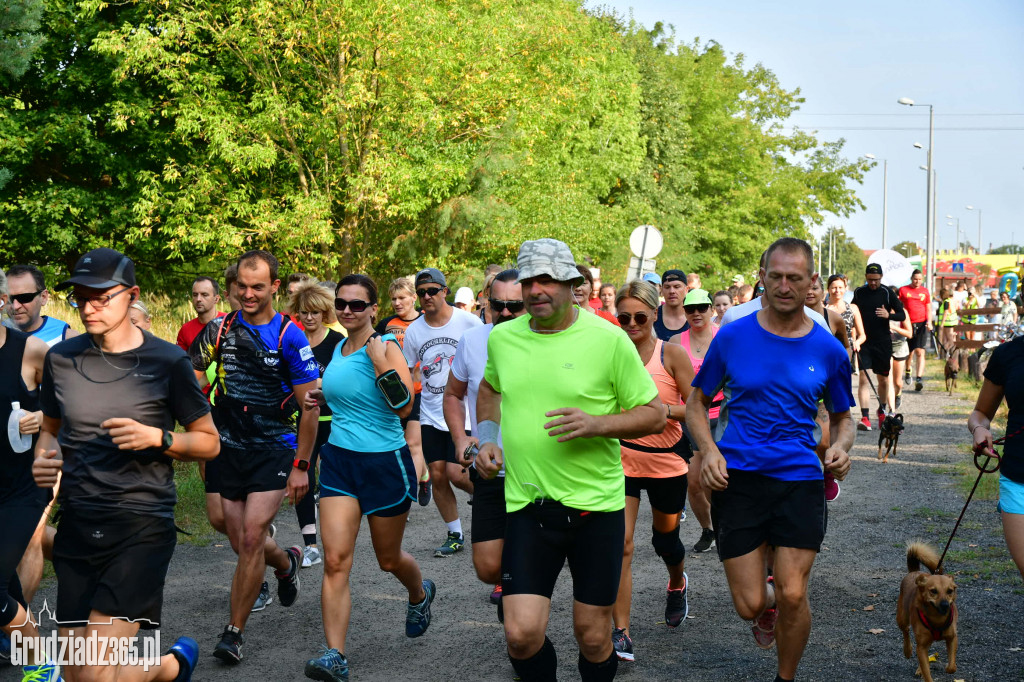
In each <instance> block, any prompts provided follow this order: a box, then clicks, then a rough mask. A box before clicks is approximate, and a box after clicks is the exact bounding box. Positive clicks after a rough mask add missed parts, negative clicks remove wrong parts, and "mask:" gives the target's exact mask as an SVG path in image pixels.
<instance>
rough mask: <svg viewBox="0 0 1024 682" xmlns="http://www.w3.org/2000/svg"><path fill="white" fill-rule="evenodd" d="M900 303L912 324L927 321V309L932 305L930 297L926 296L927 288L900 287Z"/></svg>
mask: <svg viewBox="0 0 1024 682" xmlns="http://www.w3.org/2000/svg"><path fill="white" fill-rule="evenodd" d="M900 303H902V304H903V307H904V308H905V309H906V311H907V315H908V316H909V317H910V322H911V323H912V324H918V323H920V322H927V321H928V308H929V307H930V306H931V304H932V297H931V296H930V295H929V294H928V289H927V287H912V286H910V285H907V286H905V287H900Z"/></svg>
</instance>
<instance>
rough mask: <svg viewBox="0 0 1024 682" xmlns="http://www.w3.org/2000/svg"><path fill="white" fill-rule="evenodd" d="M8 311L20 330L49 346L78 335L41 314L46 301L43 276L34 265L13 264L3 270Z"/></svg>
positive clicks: (64, 324) (69, 328)
mask: <svg viewBox="0 0 1024 682" xmlns="http://www.w3.org/2000/svg"><path fill="white" fill-rule="evenodd" d="M7 295H8V305H9V306H10V308H9V309H8V311H7V312H8V314H10V316H11V321H12V322H14V324H15V325H16V326H17V327H18V329H20V330H21V331H23V332H25V333H27V334H31V335H32V336H35V337H36V338H38V339H40V340H41V341H43V342H44V343H45V344H46V345H47V346H53V345H54V344H56V343H60V342H61V341H63V340H64V339H70V338H71V337H74V336H78V332H76V331H75V330H74V329H72V328H71V326H70V325H68V323H67V322H65V321H64V320H58V319H56V318H54V317H49V316H47V315H43V306H45V305H46V304H47V303H48V302H49V301H50V292H49V291H48V290H47V288H46V278H45V277H44V276H43V273H42V271H40V270H39V268H37V267H36V266H34V265H15V266H12V267H11V268H10V269H8V270H7Z"/></svg>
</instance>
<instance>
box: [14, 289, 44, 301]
mask: <svg viewBox="0 0 1024 682" xmlns="http://www.w3.org/2000/svg"><path fill="white" fill-rule="evenodd" d="M41 293H43V290H42V289H40V290H39V291H34V292H30V293H27V294H11V300H12V301H17V302H18V303H20V304H22V305H28V304H29V303H31V302H32V301H34V300H35V298H36V296H38V295H39V294H41Z"/></svg>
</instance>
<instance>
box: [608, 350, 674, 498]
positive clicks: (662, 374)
mask: <svg viewBox="0 0 1024 682" xmlns="http://www.w3.org/2000/svg"><path fill="white" fill-rule="evenodd" d="M663 352H664V342H663V341H662V340H661V339H658V342H657V343H656V344H655V346H654V352H653V353H651V359H650V361H648V363H647V367H646V369H647V372H648V373H649V374H650V375H651V378H652V379H654V384H655V386H657V387H658V397H659V398H660V399H661V402H662V403H663V404H667V405H679V404H681V403H682V399H681V397H680V395H679V388H678V387H677V386H676V380H675V379H673V378H672V377H671V376H670V375H669V373H668V372H666V371H665V363H664V357H663V355H662V353H663ZM682 437H683V427H682V425H681V424H680V423H679V422H677V421H675V420H674V419H669V420H668V421H667V422H666V425H665V430H664V431H662V432H661V433H655V434H651V435H650V436H644V437H643V438H636V439H634V440H632V441H620V442H621V443H622V470H623V471H624V472H625V474H626V475H627V476H633V477H637V478H672V477H674V476H682V475H683V474H685V473H686V472H687V471H689V467H688V466H687V464H686V460H685V459H683V458H682V457H680V456H679V455H678V454H676V452H675V450H674V447H675V445H676V443H678V442H679V439H680V438H682ZM630 443H635V444H636V445H639V446H642V447H643V448H644V449H645V450H654V451H655V452H650V451H646V452H644V451H640V450H635V449H633V448H630V447H629V444H630Z"/></svg>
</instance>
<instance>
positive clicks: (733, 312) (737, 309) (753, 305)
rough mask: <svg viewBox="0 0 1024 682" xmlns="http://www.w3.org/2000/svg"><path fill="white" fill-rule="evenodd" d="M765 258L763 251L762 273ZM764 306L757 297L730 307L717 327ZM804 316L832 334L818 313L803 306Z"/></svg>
mask: <svg viewBox="0 0 1024 682" xmlns="http://www.w3.org/2000/svg"><path fill="white" fill-rule="evenodd" d="M767 256H768V252H767V251H764V252H763V253H762V254H761V261H760V268H761V270H762V271H763V270H764V269H765V258H766V257H767ZM757 285H758V287H761V286H762V282H760V281H758V283H757ZM747 286H750V285H749V284H748V285H747ZM751 288H752V287H751ZM764 305H765V301H764V296H758V297H757V298H752V299H750V300H749V301H747V302H746V303H740V304H739V305H734V306H733V307H731V308H729V309H728V310H726V311H725V315H723V316H722V324H721V325H719V326H723V327H724V326H725V325H727V324H730V323H731V322H735V321H736V320H738V319H740V318H742V317H746V316H747V315H753V314H755V313H759V312H761V309H762V308H763V307H764ZM804 315H806V316H807V317H809V318H811V320H812V321H814V322H815V323H816V324H818V325H820V326H821V328H822V329H824V330H826V331H827V332H828V333H829V334H831V333H832V327H831V326H830V325H829V324H828V322H826V321H825V318H824V317H822V316H821V314H820V313H818V312H817V311H814V310H811V309H810V308H808V307H807V306H806V305H804Z"/></svg>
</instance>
